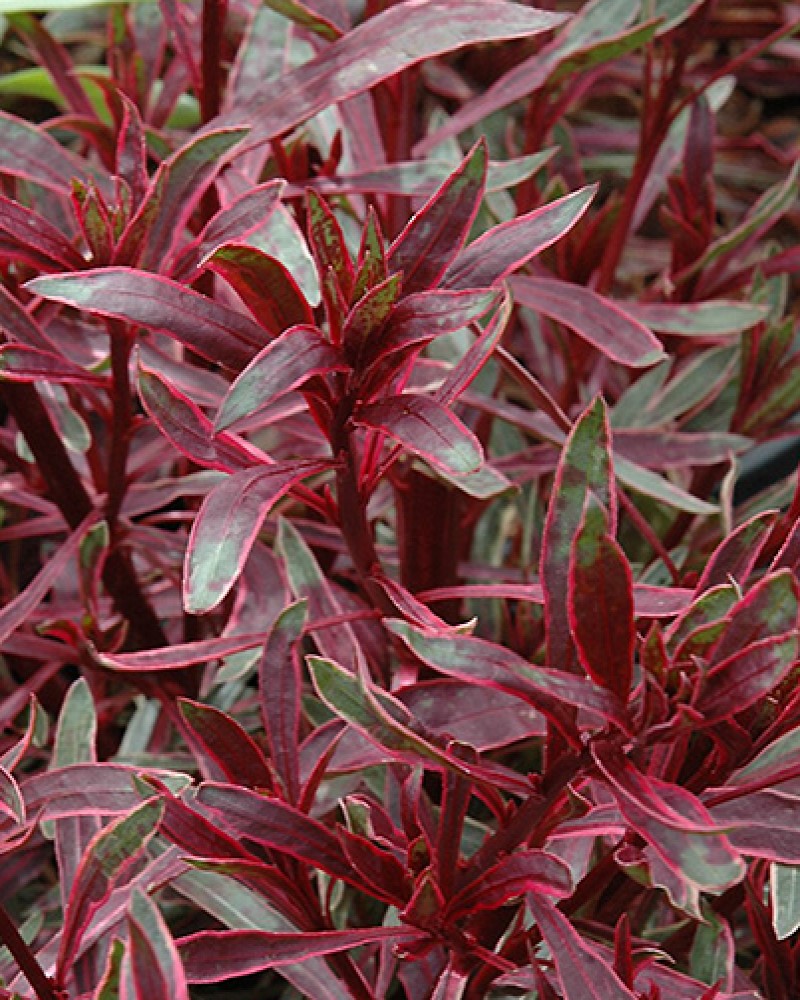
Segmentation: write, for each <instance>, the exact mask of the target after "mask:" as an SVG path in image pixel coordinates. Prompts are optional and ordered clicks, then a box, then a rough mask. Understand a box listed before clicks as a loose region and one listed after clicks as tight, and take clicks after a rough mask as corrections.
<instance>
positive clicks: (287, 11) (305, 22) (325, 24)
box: [264, 0, 342, 42]
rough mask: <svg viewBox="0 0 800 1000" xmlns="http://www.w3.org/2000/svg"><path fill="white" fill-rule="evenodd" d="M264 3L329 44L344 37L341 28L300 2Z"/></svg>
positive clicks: (290, 0) (295, 0) (274, 1)
mask: <svg viewBox="0 0 800 1000" xmlns="http://www.w3.org/2000/svg"><path fill="white" fill-rule="evenodd" d="M264 2H265V3H266V5H267V6H268V7H271V8H272V10H274V11H276V12H277V13H278V14H282V15H283V16H284V17H287V18H289V20H290V21H293V22H294V23H295V24H298V25H300V27H301V28H307V29H308V30H309V31H313V32H314V34H315V35H319V36H320V38H324V39H325V40H326V41H328V42H334V41H336V39H337V38H341V37H342V31H341V29H340V28H338V27H337V26H336V25H335V24H334V23H333V22H332V21H329V20H328V19H327V18H326V17H323V16H322V15H321V14H319V13H318V12H317V11H315V10H313V9H312V8H311V7H309V6H308V5H307V4H304V3H301V2H300V0H264Z"/></svg>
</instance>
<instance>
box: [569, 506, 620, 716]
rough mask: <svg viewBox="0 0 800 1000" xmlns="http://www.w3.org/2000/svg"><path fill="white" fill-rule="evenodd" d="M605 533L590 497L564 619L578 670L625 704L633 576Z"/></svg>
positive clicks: (572, 554)
mask: <svg viewBox="0 0 800 1000" xmlns="http://www.w3.org/2000/svg"><path fill="white" fill-rule="evenodd" d="M605 529H606V517H605V514H604V512H603V510H602V508H601V507H599V506H598V505H597V504H596V503H595V502H594V501H593V500H592V498H591V495H590V496H589V501H588V503H587V505H586V511H585V514H584V519H583V523H582V524H581V526H580V528H579V530H578V534H577V535H576V536H575V540H574V542H573V543H572V549H571V552H570V566H569V592H568V599H567V600H568V609H569V621H570V628H571V630H572V636H573V638H574V640H575V645H576V647H577V650H578V658H579V659H580V661H581V666H582V667H583V668H584V670H585V671H586V673H587V674H588V675H589V676H590V677H591V678H592V679H593V680H594V681H596V683H598V684H599V685H600V686H601V687H604V688H606V689H607V690H609V691H613V692H614V694H616V695H617V696H618V697H619V698H620V699H621V700H622V701H623V702H625V701H627V699H628V694H629V692H630V687H631V678H632V676H633V650H634V642H635V638H636V632H635V629H634V624H633V577H632V574H631V569H630V566H629V564H628V560H627V559H626V558H625V553H624V552H623V551H622V549H621V548H620V546H619V545H618V543H617V542H616V541H615V540H614V539H613V538H612V537H611V536H610V535H608V534H607V533H606V530H605Z"/></svg>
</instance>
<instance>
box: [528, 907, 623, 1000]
mask: <svg viewBox="0 0 800 1000" xmlns="http://www.w3.org/2000/svg"><path fill="white" fill-rule="evenodd" d="M527 900H528V908H529V909H530V911H531V916H532V917H533V919H534V920H535V921H536V926H537V927H538V929H539V932H540V933H541V935H542V938H543V939H544V942H545V944H546V945H547V947H548V949H549V951H550V954H551V955H552V957H553V962H554V963H555V967H556V972H557V973H558V978H559V981H560V983H561V988H562V990H563V991H564V1000H636V994H634V993H633V991H632V990H629V989H628V987H627V986H625V984H624V983H623V982H622V980H621V979H620V978H619V976H617V974H616V972H614V970H613V968H612V967H611V965H610V964H609V963H608V962H606V961H605V960H604V959H603V958H602V957H601V956H600V954H599V952H598V950H597V949H596V948H595V947H594V946H593V945H591V944H589V942H588V941H585V940H584V939H583V938H582V937H581V936H580V934H578V932H577V931H576V930H575V928H574V927H573V926H572V924H571V923H570V922H569V920H568V919H567V918H566V917H565V916H564V914H563V913H561V911H560V910H559V909H557V907H555V906H553V904H552V903H550V902H549V900H547V899H543V898H542V897H540V896H537V895H536V894H535V893H529V894H528V897H527Z"/></svg>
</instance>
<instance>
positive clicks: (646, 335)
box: [510, 275, 666, 368]
mask: <svg viewBox="0 0 800 1000" xmlns="http://www.w3.org/2000/svg"><path fill="white" fill-rule="evenodd" d="M510 284H511V290H512V292H513V293H514V298H515V299H516V301H517V302H518V303H519V304H520V305H523V306H527V307H528V308H529V309H533V310H534V311H535V312H538V313H542V314H543V315H545V316H547V317H548V318H549V319H552V320H555V321H556V322H557V323H562V324H563V325H564V326H568V327H569V328H570V329H571V330H573V331H574V332H575V333H577V334H578V336H579V337H582V338H583V339H584V340H586V341H587V342H588V343H590V344H592V346H593V347H596V348H597V350H598V351H600V352H602V353H603V354H605V355H606V357H609V358H611V360H612V361H616V362H617V363H619V364H621V365H627V366H628V367H630V368H647V367H649V366H650V365H654V364H656V362H658V361H662V360H663V359H664V357H665V356H666V355H665V354H664V348H663V347H662V346H661V343H660V341H659V340H658V339H657V338H656V337H654V336H653V334H652V333H651V332H650V331H649V330H648V329H647V327H646V326H643V325H642V324H641V323H639V322H638V321H637V320H634V319H632V318H631V317H630V316H628V315H627V314H626V313H625V312H624V311H623V309H622V308H621V307H620V306H618V305H617V304H616V303H614V302H612V301H611V300H610V299H606V298H604V297H603V296H602V295H598V294H597V292H593V291H592V290H591V289H589V288H583V287H581V286H580V285H573V284H570V283H568V282H566V281H556V280H555V279H553V278H538V277H537V278H534V277H529V276H527V275H526V276H524V277H512V278H511V279H510Z"/></svg>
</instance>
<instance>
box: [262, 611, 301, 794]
mask: <svg viewBox="0 0 800 1000" xmlns="http://www.w3.org/2000/svg"><path fill="white" fill-rule="evenodd" d="M307 608H308V604H307V602H306V601H297V602H296V603H295V604H290V605H289V607H288V608H286V609H285V610H284V611H283V612H282V613H281V615H280V616H279V617H278V619H277V620H276V622H275V624H274V625H273V626H272V631H271V632H270V635H269V639H268V640H267V644H266V646H265V647H264V653H263V655H262V657H261V660H260V662H259V665H258V691H259V701H260V705H261V718H262V719H263V720H264V731H265V733H266V736H267V742H268V744H269V749H270V756H271V758H272V762H273V766H274V768H275V770H276V771H277V773H278V776H279V778H280V781H281V784H282V785H283V788H284V791H285V792H286V796H287V798H288V799H289V801H290V802H293V803H296V802H297V800H298V798H299V795H300V758H299V749H300V711H301V695H302V677H301V673H300V660H299V651H298V649H297V642H298V640H299V639H300V637H301V636H302V634H303V628H304V626H305V623H306V619H307V616H308V615H307Z"/></svg>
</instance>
